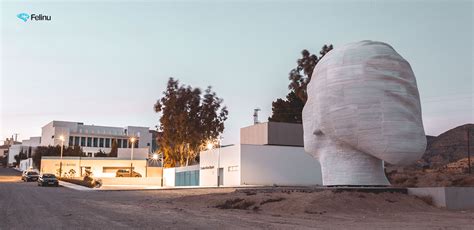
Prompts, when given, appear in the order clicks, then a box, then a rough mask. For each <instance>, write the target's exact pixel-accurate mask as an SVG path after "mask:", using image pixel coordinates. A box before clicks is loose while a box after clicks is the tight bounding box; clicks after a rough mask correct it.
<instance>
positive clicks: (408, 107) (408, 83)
mask: <svg viewBox="0 0 474 230" xmlns="http://www.w3.org/2000/svg"><path fill="white" fill-rule="evenodd" d="M303 126H304V140H305V150H306V151H307V152H309V153H311V154H312V155H314V156H316V157H318V158H321V157H324V156H326V155H327V154H337V153H338V152H339V153H342V152H345V153H347V152H360V153H364V154H368V155H370V156H373V157H375V158H377V159H380V160H383V161H386V162H388V163H391V164H407V163H411V162H413V161H414V160H416V159H419V158H420V157H421V155H422V154H423V152H424V150H425V147H426V137H425V133H424V129H423V123H422V119H421V106H420V99H419V94H418V89H417V85H416V80H415V76H414V74H413V71H412V69H411V67H410V64H409V63H408V62H407V61H406V60H405V59H403V58H402V57H401V56H400V55H399V54H398V53H397V52H396V51H395V50H394V49H393V48H392V47H391V46H389V45H387V44H385V43H381V42H372V41H362V42H357V43H352V44H348V45H345V46H343V47H340V48H338V49H334V50H332V51H331V52H329V53H328V54H327V55H326V56H325V57H324V58H323V59H322V60H321V61H320V62H319V63H318V64H317V66H316V68H315V69H314V71H313V76H312V79H311V82H310V83H309V85H308V101H307V102H306V105H305V107H304V109H303ZM321 164H324V162H321ZM323 176H324V175H323Z"/></svg>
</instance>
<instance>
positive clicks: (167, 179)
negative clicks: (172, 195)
mask: <svg viewBox="0 0 474 230" xmlns="http://www.w3.org/2000/svg"><path fill="white" fill-rule="evenodd" d="M175 176H176V168H165V169H163V186H164V187H174V183H175Z"/></svg>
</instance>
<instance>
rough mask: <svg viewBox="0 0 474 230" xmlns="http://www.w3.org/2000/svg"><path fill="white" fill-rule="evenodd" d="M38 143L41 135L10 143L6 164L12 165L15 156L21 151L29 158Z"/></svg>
mask: <svg viewBox="0 0 474 230" xmlns="http://www.w3.org/2000/svg"><path fill="white" fill-rule="evenodd" d="M40 144H41V137H30V138H29V139H26V140H23V141H22V142H20V143H17V144H14V145H11V146H10V148H9V149H8V165H13V164H14V163H15V162H16V161H15V156H17V155H19V154H20V153H21V152H23V153H25V154H26V157H27V158H30V157H31V156H32V154H33V153H34V151H35V148H36V147H38V146H40Z"/></svg>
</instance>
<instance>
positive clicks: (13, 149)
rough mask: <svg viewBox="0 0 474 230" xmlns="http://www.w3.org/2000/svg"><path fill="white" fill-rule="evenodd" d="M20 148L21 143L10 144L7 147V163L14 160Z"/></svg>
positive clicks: (11, 162)
mask: <svg viewBox="0 0 474 230" xmlns="http://www.w3.org/2000/svg"><path fill="white" fill-rule="evenodd" d="M21 149H22V145H21V144H16V145H12V146H10V148H9V149H8V164H9V165H10V164H13V163H14V162H15V156H16V155H18V154H20V151H21Z"/></svg>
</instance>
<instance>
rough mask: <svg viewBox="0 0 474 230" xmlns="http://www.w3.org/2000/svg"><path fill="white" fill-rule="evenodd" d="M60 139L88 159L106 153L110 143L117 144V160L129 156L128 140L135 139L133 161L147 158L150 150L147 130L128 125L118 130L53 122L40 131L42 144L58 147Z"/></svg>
mask: <svg viewBox="0 0 474 230" xmlns="http://www.w3.org/2000/svg"><path fill="white" fill-rule="evenodd" d="M61 136H62V137H64V140H65V141H64V146H80V147H81V148H82V150H83V151H84V152H85V153H86V155H88V156H91V157H93V156H94V153H96V152H99V151H103V152H106V153H109V152H110V151H111V148H112V142H113V141H116V142H117V146H118V150H119V151H118V152H119V154H118V155H119V158H127V157H128V158H129V157H130V153H131V147H132V145H131V142H130V138H132V137H133V138H135V139H136V141H135V145H134V159H144V158H146V157H147V154H148V153H149V152H150V151H151V146H152V139H153V138H152V133H150V130H149V128H148V127H138V126H127V127H125V128H121V127H109V126H96V125H84V123H82V122H69V121H52V122H50V123H48V124H47V125H45V126H43V128H42V133H41V145H42V146H49V145H51V146H55V145H61V142H62V141H61V140H60V137H61ZM143 153H145V154H143ZM127 155H128V156H127Z"/></svg>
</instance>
